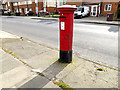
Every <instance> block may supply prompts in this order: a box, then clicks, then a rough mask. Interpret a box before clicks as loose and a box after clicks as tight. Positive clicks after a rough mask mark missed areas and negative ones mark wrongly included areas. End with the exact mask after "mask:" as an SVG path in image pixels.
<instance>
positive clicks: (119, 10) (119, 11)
mask: <svg viewBox="0 0 120 90" xmlns="http://www.w3.org/2000/svg"><path fill="white" fill-rule="evenodd" d="M117 18H120V7H119V8H118V9H117Z"/></svg>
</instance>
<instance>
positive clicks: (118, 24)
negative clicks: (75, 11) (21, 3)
mask: <svg viewBox="0 0 120 90" xmlns="http://www.w3.org/2000/svg"><path fill="white" fill-rule="evenodd" d="M3 17H8V18H17V17H19V18H28V19H35V20H53V21H58V20H59V18H47V17H25V16H3ZM74 23H91V24H106V25H116V26H120V22H119V21H99V20H98V21H96V20H82V19H80V21H74Z"/></svg>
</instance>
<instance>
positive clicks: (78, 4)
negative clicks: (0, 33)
mask: <svg viewBox="0 0 120 90" xmlns="http://www.w3.org/2000/svg"><path fill="white" fill-rule="evenodd" d="M66 4H67V5H76V7H79V6H82V2H67V3H66Z"/></svg>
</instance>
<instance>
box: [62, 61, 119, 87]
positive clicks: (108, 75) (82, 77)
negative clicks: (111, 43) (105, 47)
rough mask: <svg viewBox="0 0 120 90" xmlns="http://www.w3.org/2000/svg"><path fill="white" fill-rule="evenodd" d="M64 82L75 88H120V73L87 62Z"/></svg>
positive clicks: (64, 79)
mask: <svg viewBox="0 0 120 90" xmlns="http://www.w3.org/2000/svg"><path fill="white" fill-rule="evenodd" d="M98 68H102V69H103V70H104V71H98V70H97V69H98ZM62 80H63V81H64V82H65V83H67V84H68V85H70V86H71V87H73V88H118V71H115V70H112V69H110V68H106V67H102V66H100V65H97V64H94V63H91V62H88V61H86V62H84V63H82V64H81V65H79V66H78V67H77V68H76V69H74V70H73V71H72V72H70V73H69V74H68V75H67V76H66V77H64V78H63V79H62Z"/></svg>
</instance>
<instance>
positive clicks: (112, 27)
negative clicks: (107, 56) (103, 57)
mask: <svg viewBox="0 0 120 90" xmlns="http://www.w3.org/2000/svg"><path fill="white" fill-rule="evenodd" d="M108 31H109V32H114V33H116V32H118V31H119V26H116V27H114V26H111V27H110V28H109V29H108Z"/></svg>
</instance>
